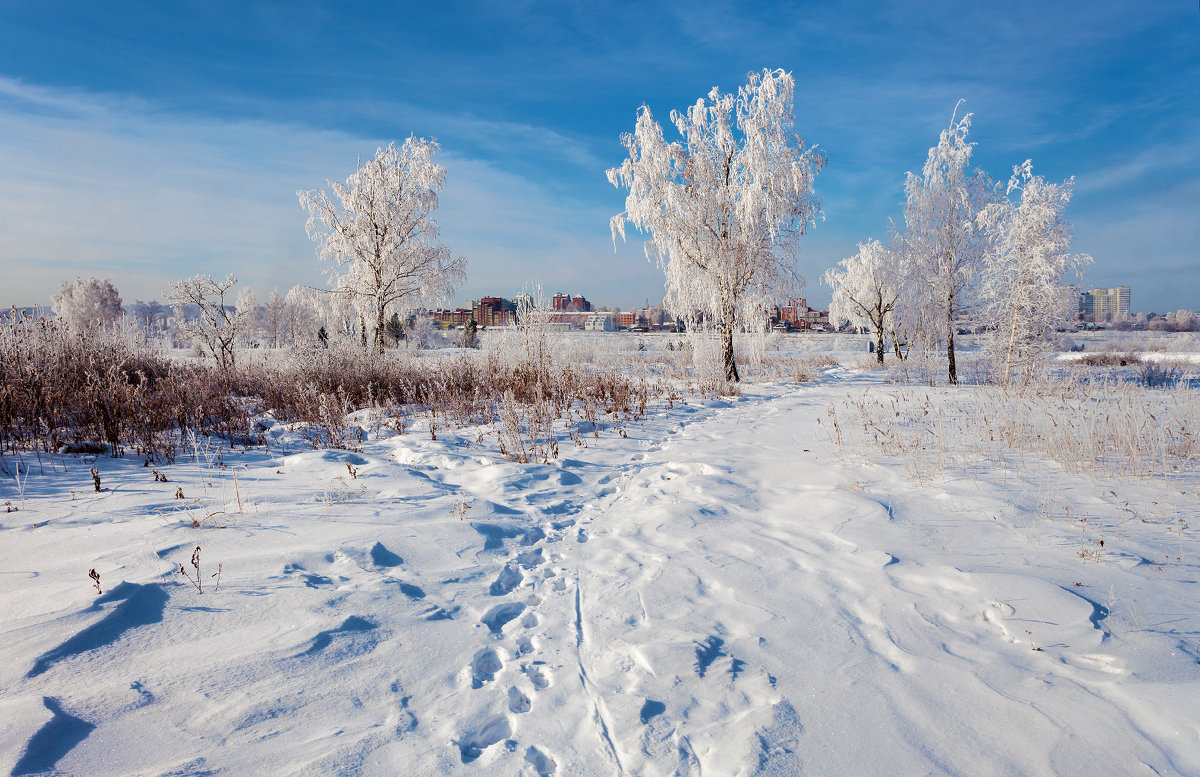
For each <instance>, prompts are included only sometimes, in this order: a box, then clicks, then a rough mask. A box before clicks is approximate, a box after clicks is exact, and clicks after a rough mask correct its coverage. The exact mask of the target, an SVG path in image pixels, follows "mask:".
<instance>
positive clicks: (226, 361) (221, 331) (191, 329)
mask: <svg viewBox="0 0 1200 777" xmlns="http://www.w3.org/2000/svg"><path fill="white" fill-rule="evenodd" d="M237 282H238V279H237V276H236V275H234V274H233V273H230V274H229V275H226V276H225V280H223V281H218V280H215V279H213V277H212V276H211V275H195V276H192V277H191V278H184V279H183V280H181V281H178V282H176V283H172V284H171V288H170V291H168V292H167V295H166V296H167V300H168V301H169V302H170V303H171V305H172V306H174V308H175V315H176V316H178V317H179V319H180V320H181V321H182V322H183V323H182V324H181V325H180V328H181V329H182V330H183V332H184V333H185V334H186V335H188V336H189V337H194V338H196V339H197V340H199V341H200V342H201V343H202V344H203V345H204V347H205V348H207V349H208V352H209V353H210V354H212V357H213V358H214V359H216V360H217V364H218V366H220V367H221V368H222V369H226V370H228V369H232V368H233V366H234V356H235V353H234V350H235V345H236V344H237V338H238V335H239V334H240V333H241V331H242V328H243V326H244V324H245V320H246V312H245V311H244V310H239V309H237V308H231V306H230V305H229V304H228V303H229V302H230V301H231V300H229V296H230V291H231V290H232V289H233V287H234V286H236V285H237ZM189 305H195V306H196V307H197V308H198V309H199V311H200V315H199V316H198V317H196V318H194V319H187V318H185V317H184V312H185V311H184V308H185V307H187V306H189Z"/></svg>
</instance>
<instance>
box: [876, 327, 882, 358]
mask: <svg viewBox="0 0 1200 777" xmlns="http://www.w3.org/2000/svg"><path fill="white" fill-rule="evenodd" d="M875 360H876V361H878V362H879V366H880V367H882V366H883V327H882V326H881V327H879V328H878V329H876V330H875Z"/></svg>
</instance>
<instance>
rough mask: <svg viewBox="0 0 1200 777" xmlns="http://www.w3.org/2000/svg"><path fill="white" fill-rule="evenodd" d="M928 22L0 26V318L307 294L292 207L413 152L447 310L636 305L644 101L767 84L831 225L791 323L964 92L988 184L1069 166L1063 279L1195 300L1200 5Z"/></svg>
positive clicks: (641, 268) (647, 280) (788, 19)
mask: <svg viewBox="0 0 1200 777" xmlns="http://www.w3.org/2000/svg"><path fill="white" fill-rule="evenodd" d="M945 11H946V9H945V8H942V7H941V6H939V5H937V4H935V5H933V6H929V5H926V4H921V5H908V6H898V7H894V8H892V7H889V8H875V7H872V8H869V9H858V10H855V11H845V10H841V8H840V7H839V6H836V5H835V4H816V5H812V6H809V7H806V8H805V9H803V11H800V10H794V9H790V8H789V7H787V6H782V5H766V6H761V7H757V8H756V9H755V10H754V11H753V12H750V11H745V10H742V9H738V10H737V11H736V12H735V11H734V10H733V7H732V6H725V5H722V4H698V5H695V6H689V8H688V9H687V10H686V11H684V10H676V11H670V10H654V9H638V10H631V9H626V8H624V7H623V6H620V5H606V4H598V5H594V6H589V7H588V8H586V9H584V8H569V7H559V6H540V5H538V4H530V5H526V6H522V7H520V8H518V9H516V10H505V11H497V10H495V9H489V8H487V7H484V6H478V7H472V6H467V7H465V8H463V7H454V8H451V7H446V8H419V9H414V8H399V9H397V8H393V7H385V6H370V5H368V6H362V7H359V8H357V9H356V10H353V11H347V10H344V9H336V10H335V9H334V7H332V6H328V7H326V6H323V5H321V4H319V3H316V4H308V5H290V4H289V5H272V4H262V3H259V4H249V5H224V4H214V5H204V6H200V5H183V6H178V7H172V8H170V9H167V8H161V7H159V6H157V5H155V4H152V3H130V4H126V5H125V6H123V8H122V12H121V13H120V14H117V13H114V12H113V11H112V10H111V9H108V10H105V9H102V8H99V7H92V6H90V5H85V4H79V3H53V2H51V3H45V4H37V5H25V6H22V7H9V8H7V9H5V10H4V11H2V12H0V43H3V44H4V45H3V46H0V231H2V232H3V233H4V234H5V236H6V239H5V241H3V243H2V244H0V270H2V271H3V272H4V275H5V277H6V278H8V279H9V282H8V283H7V284H6V287H5V294H4V295H3V297H2V299H0V304H3V305H4V306H5V307H7V306H9V305H13V304H17V305H32V304H38V303H40V304H48V303H49V302H50V297H51V295H52V294H53V293H54V292H55V291H56V290H57V287H58V284H59V283H60V282H61V281H66V280H72V279H74V278H75V277H77V276H80V277H87V276H96V277H101V278H103V277H109V278H111V279H112V280H113V283H114V284H115V285H116V286H117V288H118V289H119V290H120V291H121V292H122V296H123V297H124V298H125V299H126V300H127V301H132V300H134V299H160V296H159V295H160V294H161V293H162V291H163V290H165V288H166V283H167V281H169V280H173V279H177V278H180V277H184V276H187V275H191V274H194V273H197V272H206V273H210V274H213V275H215V276H223V275H224V274H225V273H227V272H230V271H233V272H237V273H238V274H239V276H240V277H241V278H242V280H243V283H244V284H246V285H249V286H251V287H253V288H254V289H255V290H256V292H258V294H259V297H260V298H264V297H265V296H266V295H267V294H269V292H270V291H271V290H272V289H278V290H279V291H280V293H283V292H286V290H287V289H288V288H290V287H291V286H292V285H295V284H296V283H305V284H310V285H315V286H322V285H324V280H323V276H322V273H321V265H320V263H319V262H318V260H317V258H316V251H315V247H314V246H313V244H312V243H311V242H310V241H309V240H308V239H307V237H306V236H305V234H304V218H305V216H304V213H303V211H302V210H301V208H300V207H299V205H298V203H297V201H296V198H295V191H296V190H297V189H313V188H317V187H320V186H322V185H323V184H324V182H325V180H326V179H333V180H344V179H345V177H346V176H347V175H348V174H349V173H350V172H352V170H353V167H354V160H355V158H356V157H357V156H362V157H364V158H367V157H369V156H370V155H372V154H373V152H374V150H375V148H376V147H377V146H379V145H381V144H386V143H387V142H390V141H393V140H394V141H401V140H403V139H404V138H405V137H408V136H409V135H410V134H415V135H418V136H425V137H436V138H438V139H439V141H440V142H441V145H442V152H441V153H440V154H439V161H440V162H441V163H442V164H444V165H445V166H446V167H447V170H448V176H447V182H446V188H445V191H444V194H443V198H442V206H441V208H440V209H439V211H438V218H439V221H440V223H441V226H442V237H443V239H444V241H445V242H446V244H447V245H448V246H449V247H450V248H451V250H452V251H454V252H455V253H457V254H462V255H463V256H466V257H467V258H468V260H469V262H470V264H469V266H468V278H467V282H466V283H465V284H464V285H463V286H462V287H461V288H460V289H459V290H458V293H457V294H456V295H455V297H454V299H452V300H446V301H445V302H446V304H447V305H448V306H449V307H455V306H457V305H459V304H461V303H462V302H464V301H465V300H467V299H472V298H476V299H477V298H479V297H481V296H484V295H485V294H502V295H512V294H515V293H518V292H519V291H520V290H521V289H522V288H523V287H524V286H525V285H527V284H531V283H537V282H538V281H539V280H540V281H541V282H542V284H543V286H545V287H546V288H547V289H549V288H555V289H558V288H566V289H569V290H580V291H582V292H583V293H586V294H588V295H589V297H592V298H594V299H597V300H603V302H601V303H600V304H615V305H619V306H621V307H623V308H628V307H636V306H640V305H642V304H643V303H644V301H647V300H648V301H649V302H650V303H651V304H655V303H657V302H658V301H659V300H661V297H662V273H661V271H660V270H658V269H657V268H656V267H654V266H653V265H652V264H650V263H649V262H647V261H646V260H645V258H644V257H643V255H642V251H641V236H639V235H635V234H631V236H630V241H629V243H628V244H621V243H620V242H618V244H617V246H616V248H615V250H614V246H613V241H612V237H611V234H610V232H609V226H608V220H609V218H610V217H611V216H612V215H614V214H615V213H617V212H618V211H620V210H621V209H622V207H623V202H624V193H623V192H621V191H618V190H616V189H614V188H613V187H612V186H611V185H609V184H608V183H607V181H605V180H604V171H605V170H606V169H607V168H609V167H613V166H616V165H617V164H619V163H620V162H621V159H622V150H621V147H620V142H619V138H620V134H621V133H622V132H627V131H630V130H631V129H632V128H633V122H634V119H635V116H636V112H637V110H638V108H639V106H640V105H642V104H643V103H645V104H647V105H648V106H649V107H650V108H651V110H652V111H653V112H654V115H655V117H656V118H658V119H659V120H660V121H665V120H666V118H667V115H668V114H669V112H670V111H671V110H672V109H682V108H684V107H686V106H687V105H689V104H691V103H693V102H695V101H696V100H697V99H698V98H700V97H702V96H703V95H705V94H706V93H707V92H708V90H709V89H710V88H711V87H713V86H720V88H721V89H722V90H723V91H727V92H728V91H735V90H736V89H737V87H738V86H739V85H740V84H741V83H743V82H744V80H745V75H746V73H747V72H748V71H751V70H758V69H761V68H763V67H781V68H784V69H786V70H789V71H791V72H793V73H794V74H795V75H796V79H797V84H798V86H797V100H796V103H797V109H796V127H797V130H798V131H799V132H800V133H801V134H802V135H803V136H804V138H805V140H806V141H807V142H809V143H815V144H816V145H817V146H819V147H820V148H822V149H824V150H825V151H826V153H827V154H828V156H829V167H828V168H827V169H826V170H825V171H823V172H822V174H821V175H820V176H819V177H818V178H817V182H816V190H817V193H818V194H819V195H820V196H821V197H822V199H823V202H824V211H825V219H824V221H822V222H818V223H817V225H816V226H815V228H814V229H812V230H811V232H810V234H809V235H807V236H806V237H805V238H804V239H803V241H802V248H801V251H802V253H801V255H800V257H799V260H798V266H799V268H800V270H801V272H802V273H803V274H804V275H805V276H806V277H807V280H808V284H807V288H806V290H805V294H806V296H807V297H808V298H809V299H810V300H811V301H812V304H814V305H817V306H821V307H824V306H827V304H828V298H829V290H828V289H826V288H825V287H823V286H821V284H820V281H819V279H820V276H821V273H822V272H823V271H824V270H825V269H826V268H828V267H831V266H833V265H834V264H835V263H836V262H837V261H839V260H840V259H842V258H844V257H847V256H850V255H852V254H853V253H854V250H855V244H856V243H858V242H860V241H865V240H867V239H868V238H871V237H875V238H880V239H884V238H886V236H887V231H888V226H889V224H888V221H889V219H894V220H896V221H900V220H901V218H902V210H901V204H902V200H903V176H904V173H905V172H906V171H909V170H919V169H920V166H921V164H922V163H923V162H924V159H925V154H926V152H927V150H928V148H929V147H930V146H931V145H933V144H934V143H935V142H936V139H937V133H938V132H939V131H940V129H942V128H944V127H945V126H946V124H947V123H948V122H949V119H950V116H951V114H952V112H953V110H954V107H955V105H956V103H957V101H958V100H959V99H960V98H961V99H965V100H966V102H965V105H964V108H963V110H966V111H970V112H973V113H974V117H975V118H974V123H973V129H972V136H971V139H972V140H973V141H975V142H976V143H977V144H978V145H977V146H976V151H975V162H976V163H977V164H978V165H979V166H980V167H982V168H983V169H984V170H986V171H987V172H988V173H989V174H990V175H991V176H992V177H993V178H995V179H996V180H999V181H1003V180H1006V179H1007V177H1008V174H1009V172H1010V169H1011V166H1012V165H1015V164H1019V163H1020V162H1022V161H1024V160H1025V159H1026V158H1032V159H1033V163H1034V169H1035V171H1037V172H1039V173H1042V174H1044V175H1046V177H1047V178H1048V179H1050V180H1056V181H1057V180H1063V179H1065V178H1068V177H1070V176H1075V178H1076V183H1075V197H1074V199H1073V201H1072V203H1071V206H1070V207H1069V208H1068V209H1067V216H1068V218H1069V219H1070V220H1071V221H1072V222H1073V224H1074V225H1075V233H1076V243H1075V248H1076V249H1077V250H1079V251H1083V252H1087V253H1090V254H1092V255H1093V256H1094V257H1095V260H1096V261H1095V264H1094V265H1093V266H1092V267H1091V268H1089V270H1088V271H1087V272H1086V273H1085V275H1084V277H1083V278H1082V279H1071V280H1072V281H1077V282H1078V284H1079V285H1080V286H1081V287H1088V288H1092V287H1097V288H1106V287H1114V286H1117V285H1121V284H1122V283H1126V282H1127V278H1128V277H1129V276H1130V275H1131V274H1133V273H1135V272H1136V274H1137V280H1138V289H1137V294H1136V297H1137V302H1136V309H1137V310H1155V311H1166V310H1173V309H1176V308H1196V307H1200V259H1198V257H1197V248H1196V246H1197V245H1200V224H1198V223H1197V219H1195V217H1194V213H1195V211H1196V208H1197V205H1198V204H1200V104H1198V102H1200V101H1198V100H1197V97H1196V93H1195V89H1194V86H1193V85H1194V83H1196V82H1197V80H1200V54H1197V52H1200V13H1198V12H1197V8H1196V6H1195V5H1194V4H1169V5H1165V6H1161V7H1155V8H1136V9H1135V8H1128V9H1127V8H1123V7H1117V6H1112V7H1099V8H1097V7H1096V6H1094V5H1091V4H1089V5H1084V4H1083V3H1068V4H1065V5H1060V6H1056V7H1055V8H1052V9H1045V8H1041V7H1039V6H1036V5H1034V4H1032V3H1022V4H1017V5H1014V6H1011V7H1006V8H1004V9H974V10H967V11H961V10H956V11H955V12H954V13H953V14H946V13H945ZM362 30H368V31H369V34H368V33H365V32H360V31H362ZM960 30H967V32H965V33H964V32H960ZM364 35H365V36H366V38H367V39H366V41H365V43H363V45H355V46H348V45H347V44H348V43H350V42H356V43H357V42H359V41H360V39H361V38H362V37H363V36H364ZM397 52H400V53H401V55H400V56H397Z"/></svg>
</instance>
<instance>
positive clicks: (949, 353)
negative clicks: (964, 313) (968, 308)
mask: <svg viewBox="0 0 1200 777" xmlns="http://www.w3.org/2000/svg"><path fill="white" fill-rule="evenodd" d="M946 325H947V326H946V359H947V361H948V362H949V366H950V385H951V386H957V385H958V368H957V366H956V365H955V363H954V308H953V306H949V312H948V313H947V314H946Z"/></svg>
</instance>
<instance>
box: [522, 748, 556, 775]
mask: <svg viewBox="0 0 1200 777" xmlns="http://www.w3.org/2000/svg"><path fill="white" fill-rule="evenodd" d="M525 760H526V761H527V762H528V763H531V764H533V768H534V769H535V770H537V773H538V777H550V775H552V774H554V772H555V771H557V770H558V764H557V763H556V762H555V760H554V759H553V758H551V757H550V756H548V755H546V754H545V753H543V752H542V751H541V750H538V749H537V748H536V747H534V746H533V745H530V746H529V749H528V750H526V751H525Z"/></svg>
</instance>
